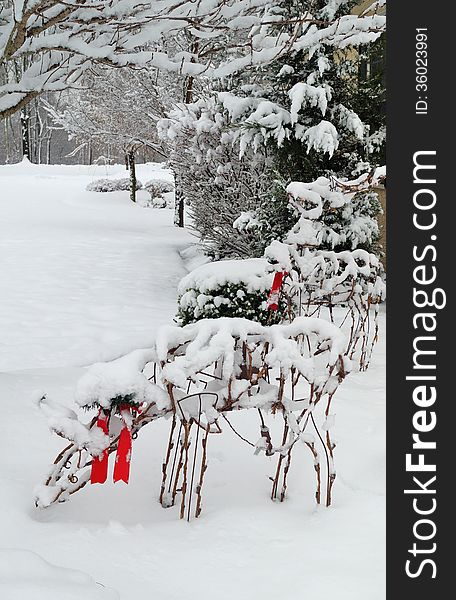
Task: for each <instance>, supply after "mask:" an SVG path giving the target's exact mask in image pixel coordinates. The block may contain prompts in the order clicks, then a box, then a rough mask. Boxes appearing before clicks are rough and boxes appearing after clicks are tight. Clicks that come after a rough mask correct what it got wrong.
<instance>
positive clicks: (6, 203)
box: [0, 165, 190, 371]
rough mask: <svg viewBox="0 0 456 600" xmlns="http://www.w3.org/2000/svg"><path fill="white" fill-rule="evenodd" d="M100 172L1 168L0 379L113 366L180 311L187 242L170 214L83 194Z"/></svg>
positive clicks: (124, 199) (124, 198)
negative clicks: (15, 373) (25, 372)
mask: <svg viewBox="0 0 456 600" xmlns="http://www.w3.org/2000/svg"><path fill="white" fill-rule="evenodd" d="M95 170H96V171H95ZM97 171H98V173H97V176H98V177H100V176H104V175H105V172H106V171H105V168H104V167H98V168H97V167H90V168H87V167H85V168H84V167H53V166H51V167H35V166H33V165H29V166H28V167H24V166H23V165H17V166H12V167H1V166H0V182H1V187H0V272H1V274H2V275H1V282H0V332H1V337H0V357H1V358H0V371H2V370H4V371H9V370H13V369H21V368H34V367H60V366H74V365H87V364H90V363H93V362H95V361H99V360H107V359H111V358H114V357H116V356H119V355H120V354H122V353H124V352H126V351H128V350H131V349H133V348H137V347H142V346H144V345H147V344H148V343H149V342H150V340H151V339H152V336H153V333H154V331H155V329H156V327H157V326H159V325H160V324H162V323H164V322H168V321H169V320H170V319H171V318H172V317H173V315H174V313H175V302H176V292H175V290H176V285H177V282H178V281H179V279H180V278H181V277H182V276H183V275H184V274H185V269H184V267H183V265H182V263H181V260H180V258H179V256H178V253H177V251H178V249H179V248H182V247H184V246H185V245H188V243H189V239H190V236H189V235H188V234H187V233H186V232H183V231H180V232H179V231H176V228H174V227H173V225H172V212H171V211H170V210H157V209H144V208H141V207H140V206H135V205H133V204H132V203H131V202H129V200H128V195H127V194H126V193H125V192H120V193H119V192H114V193H109V194H97V193H89V192H85V191H84V188H85V185H86V184H87V183H88V182H89V181H90V180H91V179H93V177H94V175H95V173H96V172H97ZM110 171H113V172H116V171H117V173H116V175H117V176H125V171H124V170H121V167H117V168H115V167H111V168H110ZM143 175H144V177H143ZM153 175H154V171H153V170H152V169H151V168H150V167H149V172H147V168H144V167H142V166H140V167H139V178H140V179H143V180H144V179H151V178H152V176H153ZM159 176H161V177H163V174H162V173H161V174H160V175H159ZM140 193H145V192H140ZM179 234H180V235H179Z"/></svg>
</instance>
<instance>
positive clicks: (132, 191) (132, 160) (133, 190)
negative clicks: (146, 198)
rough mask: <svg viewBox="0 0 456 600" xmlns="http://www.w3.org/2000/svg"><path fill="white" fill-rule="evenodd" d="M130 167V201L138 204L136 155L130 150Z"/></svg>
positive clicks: (128, 155)
mask: <svg viewBox="0 0 456 600" xmlns="http://www.w3.org/2000/svg"><path fill="white" fill-rule="evenodd" d="M127 157H128V166H129V168H130V200H131V201H132V202H136V183H137V182H136V164H135V153H134V150H129V151H128V154H127Z"/></svg>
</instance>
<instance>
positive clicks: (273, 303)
mask: <svg viewBox="0 0 456 600" xmlns="http://www.w3.org/2000/svg"><path fill="white" fill-rule="evenodd" d="M286 276H287V273H286V272H285V271H280V272H277V273H276V274H275V275H274V281H273V282H272V288H271V291H270V292H269V296H268V304H267V306H268V310H277V309H278V308H279V296H280V288H281V287H282V283H283V280H284V279H285V277H286Z"/></svg>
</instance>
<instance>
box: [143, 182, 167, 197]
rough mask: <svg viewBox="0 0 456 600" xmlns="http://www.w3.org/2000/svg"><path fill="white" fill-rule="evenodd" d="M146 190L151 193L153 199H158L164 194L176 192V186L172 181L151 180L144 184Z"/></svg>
mask: <svg viewBox="0 0 456 600" xmlns="http://www.w3.org/2000/svg"><path fill="white" fill-rule="evenodd" d="M144 189H145V190H147V191H148V192H149V194H150V195H151V197H152V198H158V197H159V196H163V194H169V193H170V192H173V191H174V185H173V184H172V183H171V181H166V180H164V179H151V180H150V181H147V182H146V183H145V184H144Z"/></svg>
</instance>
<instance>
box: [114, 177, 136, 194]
mask: <svg viewBox="0 0 456 600" xmlns="http://www.w3.org/2000/svg"><path fill="white" fill-rule="evenodd" d="M114 183H115V186H116V190H117V191H119V192H128V191H130V185H131V179H130V178H129V177H125V178H123V179H114ZM142 188H143V184H142V183H141V182H140V181H139V179H136V190H142Z"/></svg>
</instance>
